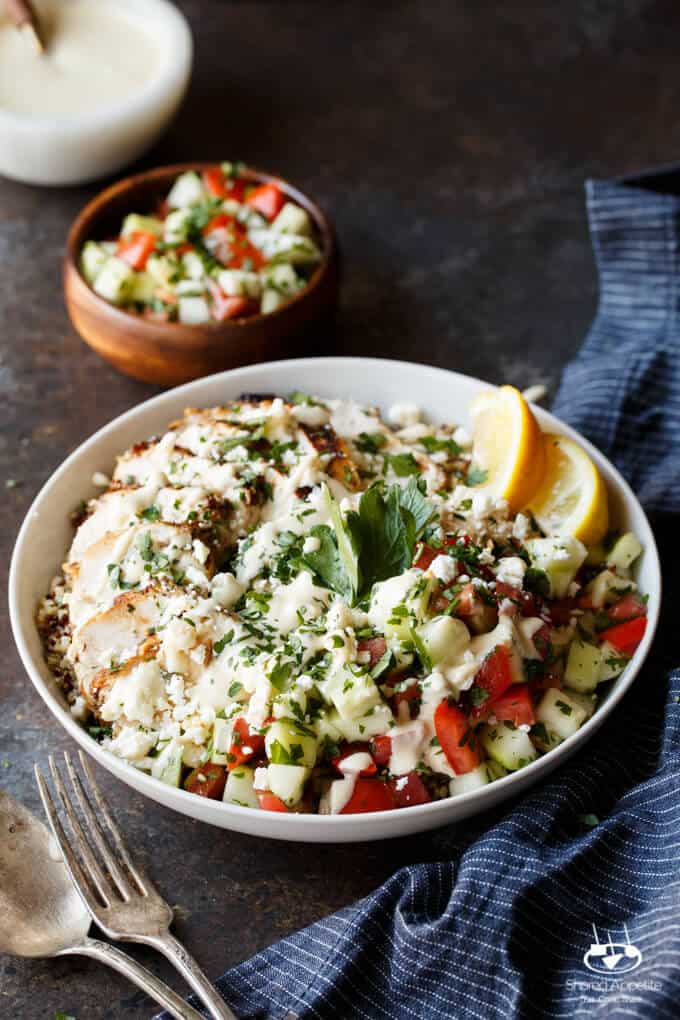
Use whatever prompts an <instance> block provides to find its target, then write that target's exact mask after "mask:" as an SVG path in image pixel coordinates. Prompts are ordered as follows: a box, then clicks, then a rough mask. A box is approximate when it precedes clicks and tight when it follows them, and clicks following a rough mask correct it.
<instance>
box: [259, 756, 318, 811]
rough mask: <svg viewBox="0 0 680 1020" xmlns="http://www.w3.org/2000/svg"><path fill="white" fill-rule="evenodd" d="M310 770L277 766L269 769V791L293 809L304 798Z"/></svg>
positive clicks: (295, 766)
mask: <svg viewBox="0 0 680 1020" xmlns="http://www.w3.org/2000/svg"><path fill="white" fill-rule="evenodd" d="M309 775H310V769H308V768H305V766H304V765H275V764H273V763H272V764H271V765H269V767H268V768H267V776H268V779H269V789H270V790H271V791H272V793H274V794H276V796H277V797H279V799H280V800H282V801H283V803H284V804H287V805H288V807H291V806H292V805H293V804H297V802H298V801H299V800H300V798H301V797H302V794H303V791H304V788H305V783H306V782H307V780H308V779H309Z"/></svg>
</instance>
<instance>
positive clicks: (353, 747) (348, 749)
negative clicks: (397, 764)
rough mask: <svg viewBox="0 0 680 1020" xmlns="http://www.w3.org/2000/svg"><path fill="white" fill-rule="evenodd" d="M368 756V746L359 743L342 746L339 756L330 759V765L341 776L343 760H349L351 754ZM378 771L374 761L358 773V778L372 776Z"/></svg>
mask: <svg viewBox="0 0 680 1020" xmlns="http://www.w3.org/2000/svg"><path fill="white" fill-rule="evenodd" d="M362 753H363V754H370V753H371V751H370V748H369V746H368V744H362V743H360V742H357V743H354V744H343V746H342V747H341V748H340V754H339V755H337V756H336V757H335V758H331V765H332V766H333V768H334V769H335V770H336V771H337V772H339V773H340V774H342V763H343V761H344V760H345V758H349V757H350V755H352V754H362ZM377 771H378V766H377V765H376V763H375V762H374V761H372V762H371V764H370V765H367V766H366V768H365V769H362V770H361V772H360V773H359V775H360V776H374V775H375V773H376V772H377Z"/></svg>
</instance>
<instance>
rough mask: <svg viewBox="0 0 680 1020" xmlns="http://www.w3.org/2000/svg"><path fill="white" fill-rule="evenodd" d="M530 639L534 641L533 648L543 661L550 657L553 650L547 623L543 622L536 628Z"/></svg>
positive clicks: (550, 632)
mask: <svg viewBox="0 0 680 1020" xmlns="http://www.w3.org/2000/svg"><path fill="white" fill-rule="evenodd" d="M531 640H532V641H533V643H534V648H535V649H536V651H537V652H538V654H539V655H540V656H541V658H542V659H543V661H544V662H545V660H546V659H549V658H550V657H551V655H552V650H553V646H552V631H551V629H550V627H549V626H548V624H547V623H544V624H543V626H542V627H539V628H538V630H537V631H536V633H535V634H534V636H533V638H532V639H531Z"/></svg>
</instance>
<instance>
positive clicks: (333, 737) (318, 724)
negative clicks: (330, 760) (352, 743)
mask: <svg viewBox="0 0 680 1020" xmlns="http://www.w3.org/2000/svg"><path fill="white" fill-rule="evenodd" d="M339 718H340V716H339V715H338V713H337V712H336V711H335V709H331V710H330V711H329V712H322V713H321V714H320V715H319V716H318V717H317V718H316V719H315V720H314V724H313V726H314V731H315V733H316V735H317V738H318V741H319V743H320V744H321V743H323V741H324V740H325V739H326V737H327V738H328V740H330V741H331V742H332V743H334V744H337V743H338V742H339V741H340V740H342V737H343V734H342V732H341V731H340V730H339V729H338V727H337V726H336V725H335V720H336V719H339ZM310 728H311V727H310Z"/></svg>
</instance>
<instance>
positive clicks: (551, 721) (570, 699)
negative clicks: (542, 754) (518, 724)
mask: <svg viewBox="0 0 680 1020" xmlns="http://www.w3.org/2000/svg"><path fill="white" fill-rule="evenodd" d="M587 718H588V713H587V711H586V709H585V708H584V707H583V704H582V703H581V702H580V701H579V699H578V697H577V696H576V694H574V695H572V694H571V693H570V692H569V691H560V690H558V689H557V688H556V687H551V688H550V689H549V690H547V691H546V692H545V694H544V695H543V697H542V698H541V700H540V702H539V704H538V706H537V708H536V722H537V723H542V724H543V727H544V728H545V732H546V739H545V740H544V739H543V738H542V737H537V736H536V735H534V739H536V741H537V743H539V744H540V746H541V747H543V748H544V750H550V748H552V747H556V746H557V745H558V744H561V743H562V741H563V740H566V739H567V737H570V736H571V735H572V734H573V733H576V731H577V730H578V729H579V728H580V727H581V726H582V724H583V723H584V722H585V721H586V719H587Z"/></svg>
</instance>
